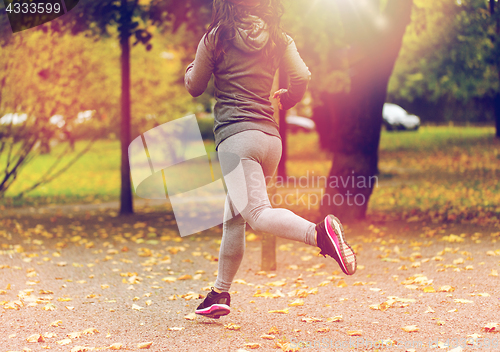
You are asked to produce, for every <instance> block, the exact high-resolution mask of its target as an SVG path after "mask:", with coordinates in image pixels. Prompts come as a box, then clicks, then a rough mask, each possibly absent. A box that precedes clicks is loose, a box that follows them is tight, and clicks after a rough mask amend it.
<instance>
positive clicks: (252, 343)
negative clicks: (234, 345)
mask: <svg viewBox="0 0 500 352" xmlns="http://www.w3.org/2000/svg"><path fill="white" fill-rule="evenodd" d="M243 346H245V347H246V348H250V349H252V350H253V349H256V348H259V347H260V343H256V342H249V343H246V344H244V345H243Z"/></svg>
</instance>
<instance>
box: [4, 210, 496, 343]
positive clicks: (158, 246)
mask: <svg viewBox="0 0 500 352" xmlns="http://www.w3.org/2000/svg"><path fill="white" fill-rule="evenodd" d="M150 205H151V204H150ZM101 206H102V205H101ZM92 209H93V208H92ZM69 210H71V208H69ZM93 210H95V209H93ZM89 211H90V210H89V209H86V208H85V207H84V206H82V207H80V209H79V211H76V212H71V213H70V214H65V213H63V212H59V214H58V213H57V212H56V213H49V212H47V213H44V214H35V215H36V216H34V215H29V214H18V215H19V217H17V216H16V217H14V218H12V217H4V218H3V219H2V220H0V221H1V222H0V246H1V249H0V253H1V255H0V268H1V269H0V303H1V305H3V308H0V321H1V322H2V324H1V325H0V351H22V350H23V348H29V349H30V350H32V351H45V350H46V349H49V350H51V351H78V350H82V351H83V350H85V348H87V350H100V349H104V348H106V347H109V346H111V345H112V344H122V349H126V350H139V347H138V344H140V343H146V342H152V345H151V347H150V350H152V351H242V350H246V351H250V350H252V348H251V347H255V346H257V345H252V344H258V348H257V349H256V350H257V351H275V350H276V349H275V347H276V346H279V345H281V346H285V344H286V342H288V343H290V344H289V345H288V347H289V349H288V350H293V349H292V347H294V346H299V341H303V342H304V343H303V344H302V345H300V346H302V348H301V349H300V350H302V349H303V350H305V351H326V350H336V351H342V350H354V351H376V350H378V349H377V348H376V347H375V345H374V344H375V343H376V342H377V341H378V342H380V341H385V343H386V344H387V343H393V344H397V345H393V350H400V351H405V350H408V351H411V346H410V344H413V345H415V346H414V347H413V348H414V350H416V351H433V350H435V349H433V348H431V347H430V346H432V345H433V344H438V343H440V346H441V347H443V349H441V350H443V351H451V350H453V349H452V348H451V347H445V346H444V343H446V341H449V342H450V343H464V342H466V341H467V340H466V339H468V341H469V343H472V341H473V338H474V337H477V338H478V339H477V340H476V343H477V344H482V346H483V347H484V346H485V345H486V344H487V343H488V344H494V343H497V346H500V334H498V333H497V331H498V329H500V327H499V326H497V327H496V328H495V329H492V330H491V331H490V332H487V331H488V330H489V329H488V328H486V329H485V326H491V327H493V326H494V325H488V324H489V323H495V322H496V323H500V319H499V318H498V316H499V314H498V312H499V311H500V289H499V287H500V286H499V282H498V281H499V278H498V271H499V270H500V236H499V229H498V228H494V227H477V226H472V225H462V224H450V225H448V226H446V225H444V226H443V225H441V226H438V225H426V224H423V223H406V222H402V221H396V222H385V223H380V222H378V223H377V222H370V221H366V222H362V223H358V224H356V225H355V226H350V227H348V228H347V236H348V238H349V239H350V242H351V244H353V245H354V246H355V250H356V251H357V253H358V265H359V270H358V272H357V273H356V274H355V275H354V276H352V277H347V276H345V275H344V274H342V273H341V271H340V270H339V268H338V265H337V264H336V263H335V262H334V261H333V260H332V259H325V258H323V257H322V256H321V257H318V256H317V255H316V250H314V249H313V248H312V247H308V246H306V245H303V244H300V243H297V242H291V241H287V240H282V239H278V251H277V260H278V269H277V270H276V271H275V272H272V273H259V266H260V242H259V241H248V242H247V247H246V253H245V257H244V259H243V263H242V265H241V267H240V270H239V272H238V274H237V276H236V279H238V281H236V282H235V283H234V284H233V286H232V288H231V293H232V296H231V297H232V303H231V308H232V312H231V314H230V315H229V316H226V317H222V318H221V319H220V320H211V319H208V318H202V317H194V319H192V316H190V315H189V314H190V313H192V312H193V311H194V309H195V308H196V306H197V305H198V304H199V303H200V302H201V299H197V298H196V297H200V296H199V295H200V294H201V295H205V294H206V293H207V291H205V290H204V289H207V288H208V287H210V286H211V285H212V284H213V281H214V280H215V276H214V272H215V271H216V270H217V261H216V257H217V255H218V246H219V242H218V241H220V230H217V229H214V230H212V231H206V232H204V233H203V234H201V235H192V236H188V237H185V238H180V237H178V235H177V233H176V229H175V227H174V222H173V217H172V215H165V213H158V212H153V211H151V212H144V213H139V214H137V215H134V216H133V217H130V218H119V217H115V216H113V215H115V214H114V212H115V210H113V209H107V210H106V207H103V208H102V209H100V210H98V211H97V212H96V213H95V214H91V213H90V212H89ZM69 215H71V216H72V217H69ZM186 275H189V276H190V277H189V276H186ZM297 290H303V291H297ZM259 291H260V293H265V292H268V295H269V296H271V297H275V298H270V297H268V298H266V297H256V293H257V292H259ZM190 292H192V293H190ZM297 294H299V296H303V297H299V296H297ZM273 310H274V311H282V312H281V313H279V312H278V313H270V312H269V311H273ZM336 320H338V321H336ZM58 321H61V322H59V323H55V322H58ZM51 323H53V324H52V325H51ZM55 325H57V326H55ZM413 326H415V328H413ZM405 327H406V329H407V330H413V329H415V330H417V331H415V332H406V331H404V330H403V328H405ZM408 327H409V328H408ZM88 329H90V330H88ZM93 329H96V330H93ZM97 331H98V332H97ZM34 334H39V335H41V336H45V337H44V338H43V340H44V341H41V342H27V341H26V339H27V338H28V337H30V336H32V335H34ZM475 334H476V335H475ZM263 335H272V336H274V338H273V339H269V340H268V339H267V338H272V336H267V337H266V336H263ZM351 335H352V336H351ZM471 336H472V337H471ZM33 338H37V336H35V337H33ZM453 339H455V340H453ZM40 340H42V338H40ZM306 341H308V342H309V344H310V346H311V345H312V346H313V347H314V348H313V347H311V348H305V347H306V346H305V345H304V344H305V343H306ZM65 343H67V344H65ZM294 343H296V344H294ZM319 343H321V345H319ZM405 343H406V344H407V345H406V347H407V348H406V347H403V345H404V344H405ZM246 344H250V345H246ZM419 344H420V346H419ZM77 346H84V347H85V348H81V349H78V348H76V347H77ZM115 346H118V345H115ZM478 346H479V345H476V347H478ZM472 347H474V346H472V345H466V344H465V345H464V346H463V350H466V349H472ZM479 347H481V346H479ZM483 347H481V349H477V348H476V350H499V349H500V347H492V348H483ZM486 347H487V346H486ZM283 350H286V347H283ZM382 350H391V349H390V348H389V347H386V348H384V349H382ZM26 351H27V350H26ZM454 351H458V350H454Z"/></svg>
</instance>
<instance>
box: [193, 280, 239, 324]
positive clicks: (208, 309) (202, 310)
mask: <svg viewBox="0 0 500 352" xmlns="http://www.w3.org/2000/svg"><path fill="white" fill-rule="evenodd" d="M230 305H231V296H230V295H229V293H228V292H221V293H217V292H215V291H214V288H213V287H212V291H210V292H209V293H208V295H207V297H205V300H204V301H203V302H201V304H200V305H199V306H198V308H196V311H195V313H196V314H199V315H203V316H204V317H208V318H213V319H219V318H220V317H221V316H223V315H227V314H229V313H230V312H231V309H230V308H229V306H230Z"/></svg>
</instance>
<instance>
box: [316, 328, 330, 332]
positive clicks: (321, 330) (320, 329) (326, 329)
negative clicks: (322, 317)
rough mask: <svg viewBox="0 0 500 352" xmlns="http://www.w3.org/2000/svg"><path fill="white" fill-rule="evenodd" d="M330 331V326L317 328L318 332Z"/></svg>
mask: <svg viewBox="0 0 500 352" xmlns="http://www.w3.org/2000/svg"><path fill="white" fill-rule="evenodd" d="M328 331H330V328H319V329H318V330H316V332H328Z"/></svg>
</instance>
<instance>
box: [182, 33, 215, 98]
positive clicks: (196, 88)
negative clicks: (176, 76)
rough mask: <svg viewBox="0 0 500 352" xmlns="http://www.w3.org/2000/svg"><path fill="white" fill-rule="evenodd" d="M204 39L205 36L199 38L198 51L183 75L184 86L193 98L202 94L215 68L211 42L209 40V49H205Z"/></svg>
mask: <svg viewBox="0 0 500 352" xmlns="http://www.w3.org/2000/svg"><path fill="white" fill-rule="evenodd" d="M205 37H206V34H205V35H204V36H203V38H201V40H200V43H199V44H198V49H197V50H196V57H195V59H194V61H193V62H192V63H191V64H190V65H189V66H188V67H187V69H186V74H185V75H184V85H185V86H186V89H187V90H188V92H189V94H191V95H192V96H193V97H197V96H199V95H201V94H203V92H204V91H205V89H206V88H207V84H208V81H209V80H210V77H211V76H212V72H213V70H214V66H215V62H214V58H213V53H214V51H213V50H212V48H211V46H212V45H211V44H213V41H212V39H211V38H210V40H209V43H208V45H209V47H207V45H205Z"/></svg>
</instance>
